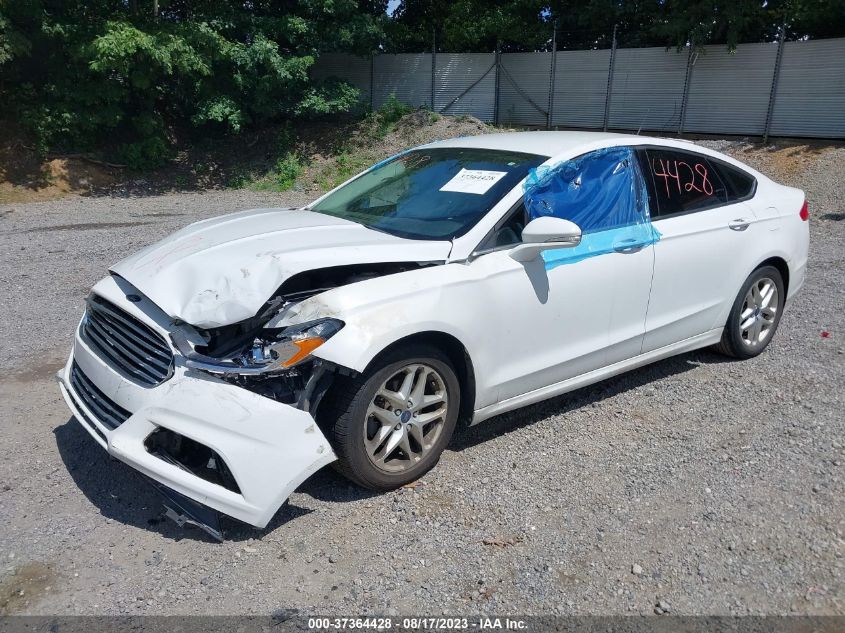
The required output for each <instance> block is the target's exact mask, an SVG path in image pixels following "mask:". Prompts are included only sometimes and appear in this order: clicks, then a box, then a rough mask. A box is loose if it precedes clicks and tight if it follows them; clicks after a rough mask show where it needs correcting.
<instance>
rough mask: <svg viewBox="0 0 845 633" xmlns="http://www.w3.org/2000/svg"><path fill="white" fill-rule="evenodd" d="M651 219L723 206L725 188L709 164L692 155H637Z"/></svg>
mask: <svg viewBox="0 0 845 633" xmlns="http://www.w3.org/2000/svg"><path fill="white" fill-rule="evenodd" d="M639 156H640V160H641V164H642V168H643V172H644V174H645V178H646V185H647V187H648V191H649V197H650V198H651V201H652V204H651V205H650V206H651V215H652V217H653V218H655V219H659V218H661V217H665V216H668V215H675V214H679V213H690V212H692V211H701V210H704V209H710V208H712V207H716V206H720V205H723V204H727V202H728V188H727V187H726V185H725V183H724V181H723V180H722V176H721V174H720V172H719V171H717V170H716V169H715V168H714V166H713V162H711V161H710V160H709V159H708V158H707V157H706V156H702V155H701V154H695V153H693V152H684V151H676V150H663V149H647V150H641V151H640V152H639Z"/></svg>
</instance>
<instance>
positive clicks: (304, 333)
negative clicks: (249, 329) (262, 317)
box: [241, 319, 343, 372]
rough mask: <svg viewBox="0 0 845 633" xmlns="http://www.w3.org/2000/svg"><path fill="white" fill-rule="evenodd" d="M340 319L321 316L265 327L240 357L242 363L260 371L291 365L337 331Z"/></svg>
mask: <svg viewBox="0 0 845 633" xmlns="http://www.w3.org/2000/svg"><path fill="white" fill-rule="evenodd" d="M342 327H343V321H338V320H337V319H321V320H319V321H312V322H310V323H304V324H302V325H291V326H289V327H286V328H265V329H264V330H261V332H259V334H258V336H257V337H256V338H255V341H254V342H253V344H252V347H251V348H250V349H249V350H248V351H247V352H246V354H244V355H243V356H242V357H241V361H242V362H243V364H244V366H246V367H250V368H257V369H261V370H262V371H263V372H274V371H281V370H285V369H288V368H290V367H293V366H294V365H297V364H299V363H301V362H302V361H304V360H306V359H307V358H308V357H309V356H311V352H313V351H314V350H315V349H317V348H318V347H320V345H322V344H323V343H325V342H326V341H328V340H329V339H330V338H331V337H332V336H334V335H335V334H337V333H338V332H339V331H340V329H341V328H342Z"/></svg>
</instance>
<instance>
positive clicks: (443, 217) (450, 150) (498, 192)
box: [311, 147, 546, 240]
mask: <svg viewBox="0 0 845 633" xmlns="http://www.w3.org/2000/svg"><path fill="white" fill-rule="evenodd" d="M544 160H546V159H545V158H544V157H542V156H536V155H534V154H523V153H519V152H508V151H502V150H491V149H481V148H467V147H444V148H431V149H419V150H412V151H410V152H406V153H404V154H401V155H399V156H397V157H394V158H393V159H391V160H388V161H386V162H385V163H383V164H379V165H376V166H375V167H372V168H371V169H369V170H368V171H366V172H364V173H363V174H361V176H359V177H358V178H356V179H355V180H353V181H352V182H350V183H348V184H346V185H345V186H343V187H341V188H340V189H338V190H337V191H335V192H333V193H331V194H329V195H328V196H326V197H325V198H323V200H321V201H320V202H318V203H317V204H316V205H314V206H313V207H312V208H311V210H312V211H316V212H317V213H325V214H326V215H332V216H335V217H339V218H343V219H345V220H350V221H352V222H357V223H359V224H363V225H364V226H366V227H369V228H372V229H375V230H377V231H382V232H385V233H390V234H392V235H396V236H398V237H405V238H410V239H435V240H448V239H452V238H454V237H458V236H460V235H463V234H464V233H466V232H467V231H469V230H470V229H471V228H472V227H473V226H475V225H476V224H477V223H478V221H479V220H480V219H481V218H483V217H484V216H485V215H486V214H487V213H488V212H489V211H490V209H492V208H493V206H494V205H495V204H496V203H497V202H498V201H499V200H500V199H501V198H502V196H504V195H505V194H506V193H507V192H509V191H510V190H511V189H513V188H514V187H515V186H516V185H517V184H518V183H519V181H521V180H522V179H523V178H525V176H526V174H527V173H528V170H529V169H531V168H532V167H536V166H537V165H539V164H541V163H542V162H543V161H544Z"/></svg>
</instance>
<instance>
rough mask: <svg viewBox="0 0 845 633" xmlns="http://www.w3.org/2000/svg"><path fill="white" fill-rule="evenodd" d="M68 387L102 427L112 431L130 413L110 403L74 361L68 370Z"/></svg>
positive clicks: (124, 420)
mask: <svg viewBox="0 0 845 633" xmlns="http://www.w3.org/2000/svg"><path fill="white" fill-rule="evenodd" d="M70 386H71V387H73V391H74V393H75V394H76V397H77V398H79V400H80V402H81V403H82V404H84V405H85V406H86V407H87V409H88V410H89V411H90V412H91V413H93V414H94V415H95V416H96V417H97V421H98V422H100V423H101V424H102V425H103V426H105V427H107V428H109V429H111V430H114V429H116V428H117V427H119V426H120V425H121V424H123V423H124V422H126V420H127V418H129V416H130V415H132V414H131V413H129V411H127V410H126V409H124V408H123V407H121V406H120V405H118V404H115V403H114V402H112V400H111V398H109V397H108V396H107V395H106V394H104V393H103V392H102V391H100V390H99V389H98V388H97V386H96V385H95V384H94V383H93V382H91V381H90V380H88V376H86V375H85V373H84V372H83V371H82V370H81V369H80V368H79V365H77V364H76V361H74V363H73V364H72V365H71V368H70Z"/></svg>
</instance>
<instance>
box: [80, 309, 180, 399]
mask: <svg viewBox="0 0 845 633" xmlns="http://www.w3.org/2000/svg"><path fill="white" fill-rule="evenodd" d="M80 332H81V334H82V337H83V338H84V339H85V342H86V343H88V344H89V345H90V346H91V347H92V348H93V349H94V351H96V352H97V355H98V356H99V357H100V358H102V359H103V360H104V361H106V362H107V363H108V364H109V365H111V367H112V368H114V369H115V370H116V371H118V372H119V373H121V374H122V375H124V376H125V377H127V378H129V379H130V380H134V381H135V382H137V383H140V384H142V385H148V386H154V385H157V384H159V383H162V382H164V381H165V380H167V379H168V378H169V377H170V375H171V373H173V353H172V352H171V350H170V346H169V345H168V344H167V341H165V340H164V338H163V337H162V336H160V335H159V334H158V333H157V332H155V331H153V330H152V329H151V328H150V327H149V326H147V325H146V324H144V323H142V322H141V321H139V320H138V319H136V318H135V317H133V316H132V315H130V314H129V313H127V312H124V311H123V310H121V309H120V308H118V307H117V306H116V305H114V304H112V303H109V302H108V301H106V300H105V299H103V298H101V297H97V296H91V297H89V298H88V309H87V310H86V312H85V318H84V319H83V320H82V326H81V328H80Z"/></svg>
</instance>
